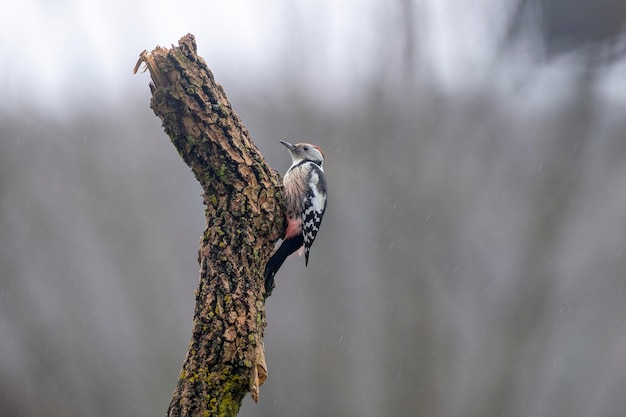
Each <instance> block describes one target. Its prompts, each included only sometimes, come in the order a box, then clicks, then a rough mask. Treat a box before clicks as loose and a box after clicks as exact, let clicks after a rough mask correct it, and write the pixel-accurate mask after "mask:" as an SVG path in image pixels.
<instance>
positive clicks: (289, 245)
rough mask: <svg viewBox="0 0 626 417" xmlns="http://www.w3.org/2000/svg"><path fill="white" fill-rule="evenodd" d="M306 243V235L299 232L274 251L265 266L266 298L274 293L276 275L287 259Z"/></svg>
mask: <svg viewBox="0 0 626 417" xmlns="http://www.w3.org/2000/svg"><path fill="white" fill-rule="evenodd" d="M303 243H304V237H303V236H302V234H299V235H297V236H295V237H292V238H289V239H285V240H283V243H282V244H281V245H280V247H279V248H278V250H276V252H274V254H273V255H272V257H271V258H270V260H269V261H267V265H266V266H265V273H264V276H265V298H267V297H269V296H270V295H272V290H274V275H276V272H278V270H279V269H280V267H281V266H282V265H283V262H285V259H287V257H288V256H289V255H291V254H292V253H294V252H295V251H297V250H298V249H300V247H301V246H302V244H303Z"/></svg>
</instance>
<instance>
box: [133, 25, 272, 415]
mask: <svg viewBox="0 0 626 417" xmlns="http://www.w3.org/2000/svg"><path fill="white" fill-rule="evenodd" d="M142 63H144V64H145V66H146V68H147V70H148V71H149V72H150V76H151V78H152V83H151V84H150V90H151V92H152V99H151V102H150V107H151V108H152V109H153V110H154V112H155V114H156V115H157V116H158V117H159V118H160V119H161V120H162V122H163V127H164V129H165V132H166V133H167V134H168V135H169V137H170V139H171V141H172V143H173V144H174V146H175V148H176V149H177V151H178V153H179V154H180V156H181V157H182V158H183V160H184V161H185V163H186V164H187V165H188V166H189V167H190V168H191V170H192V172H193V173H194V175H195V177H196V179H197V180H198V181H199V182H200V184H201V186H202V188H203V191H204V204H205V205H206V210H205V214H206V229H205V231H204V233H203V235H202V239H201V241H200V250H199V253H198V258H199V263H200V282H199V286H198V289H197V290H196V294H195V296H196V300H195V303H196V304H195V310H194V318H193V331H192V337H191V342H190V343H189V349H188V351H187V355H186V358H185V361H184V364H183V368H182V371H181V372H180V376H179V380H178V384H177V386H176V389H175V391H174V395H173V398H172V401H171V403H170V406H169V409H168V416H235V415H236V414H237V412H238V410H239V407H240V405H241V401H242V400H243V398H244V396H245V395H246V394H247V393H248V392H251V394H252V396H253V398H254V399H255V401H256V400H258V390H259V386H260V385H261V384H262V383H263V381H264V380H265V377H266V375H267V368H266V365H265V352H264V346H263V332H264V328H265V305H264V288H263V280H262V272H263V269H264V266H265V263H266V261H267V259H268V258H269V255H270V253H271V251H272V248H273V246H274V243H275V242H276V241H277V240H278V239H279V238H280V237H281V235H282V233H283V231H284V229H283V227H284V225H283V215H282V209H281V204H282V201H281V199H280V193H277V190H278V189H279V187H280V184H281V178H280V175H279V174H278V173H277V172H276V171H274V170H272V169H271V168H270V167H269V165H268V164H267V163H266V162H265V159H264V158H263V156H262V155H261V153H260V152H259V151H258V149H257V148H256V146H255V145H254V143H253V142H252V140H251V139H250V135H249V133H248V131H247V130H246V128H245V127H244V125H243V123H242V121H241V119H240V118H239V116H238V115H237V113H235V112H234V111H233V109H232V107H231V105H230V102H229V101H228V98H227V97H226V94H225V93H224V90H223V88H222V87H221V86H220V85H219V84H218V83H217V82H216V81H215V79H214V77H213V74H212V73H211V71H210V70H209V68H208V67H207V65H206V63H205V61H204V60H203V59H202V58H201V57H199V56H198V55H197V49H196V43H195V39H194V37H193V35H186V36H184V37H183V38H181V39H180V41H179V43H178V46H172V47H171V48H170V49H166V48H162V47H156V48H155V49H154V50H153V51H152V52H150V53H147V52H146V51H144V52H142V53H141V55H140V58H139V61H138V63H137V65H136V67H135V72H136V71H137V70H138V69H139V67H140V65H141V64H142ZM184 278H186V277H183V279H184Z"/></svg>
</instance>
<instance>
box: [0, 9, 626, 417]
mask: <svg viewBox="0 0 626 417" xmlns="http://www.w3.org/2000/svg"><path fill="white" fill-rule="evenodd" d="M2 9H3V10H2V13H0V91H1V92H2V93H1V94H0V96H1V97H2V99H1V100H0V244H1V250H0V415H1V416H16V417H21V416H43V415H45V416H113V415H116V416H154V415H165V413H166V410H167V407H168V405H169V401H170V398H171V394H172V392H173V389H174V387H175V384H176V382H177V378H178V373H179V371H180V368H181V365H182V363H183V359H184V355H185V352H186V349H187V344H188V342H189V338H190V336H191V323H192V314H193V303H194V297H193V291H194V289H195V287H196V285H197V280H198V264H197V250H198V241H199V238H200V236H201V234H202V231H203V227H204V218H203V216H204V215H203V206H202V198H201V196H200V194H201V192H202V190H201V188H200V186H199V184H198V183H197V182H196V180H195V179H194V177H193V175H192V173H191V171H190V170H189V169H188V168H187V166H186V165H185V164H184V162H183V161H182V160H181V158H180V157H179V156H178V154H177V152H176V150H175V149H174V147H173V146H172V145H171V143H170V142H169V138H168V137H167V136H166V135H165V134H164V133H163V131H162V129H161V126H160V121H159V119H158V118H157V117H156V116H155V115H154V114H153V113H152V111H151V110H150V108H149V99H150V93H149V89H148V82H149V76H148V75H147V74H141V75H132V68H133V66H134V65H135V62H136V60H137V58H138V56H139V53H140V52H141V51H142V50H144V49H148V50H151V49H152V48H154V47H155V46H156V45H157V44H159V45H163V46H169V45H171V44H175V43H177V41H178V39H179V38H180V37H181V36H183V35H185V34H186V33H189V32H190V33H193V34H194V35H195V36H196V40H197V44H198V49H199V53H200V55H201V56H203V57H204V58H205V60H206V61H207V63H208V65H209V67H210V68H211V69H212V70H213V72H214V74H215V77H216V79H217V80H218V81H219V82H220V83H222V85H223V86H224V88H225V91H226V92H227V94H228V96H229V98H230V100H231V102H232V104H233V107H234V108H235V110H236V111H237V112H238V113H239V115H240V116H241V117H242V119H243V121H244V123H245V124H246V126H247V128H248V129H249V131H250V132H251V135H252V137H253V139H254V141H255V143H256V144H257V146H258V147H259V148H260V150H261V151H262V152H263V154H264V155H265V156H266V158H267V160H268V162H269V163H270V164H271V165H272V166H273V167H274V168H276V169H278V170H279V171H280V172H284V171H285V170H286V169H287V168H288V166H289V164H290V159H289V156H288V153H287V152H286V151H285V149H284V148H283V147H282V146H281V145H280V143H279V142H278V140H279V139H286V140H293V141H301V140H306V141H310V142H313V143H316V144H318V145H320V146H321V147H322V148H323V149H324V151H325V154H326V159H327V162H326V173H327V176H328V179H329V183H330V197H329V198H330V200H329V207H328V210H327V214H326V217H325V220H324V224H323V225H322V228H321V231H320V234H319V235H318V238H317V241H316V243H315V245H314V247H313V250H312V253H311V262H310V265H309V267H308V268H306V269H305V268H304V266H303V263H304V262H303V259H301V258H300V259H299V258H294V259H290V260H288V261H287V263H286V264H285V266H284V267H283V269H282V270H281V271H280V272H279V274H278V275H277V287H276V290H275V291H274V295H273V296H272V298H270V299H269V301H268V304H267V321H268V326H267V328H266V336H265V347H266V351H267V361H268V366H269V379H268V380H267V382H266V383H265V385H264V386H263V387H262V389H261V398H260V402H259V404H254V403H253V402H252V400H251V399H250V397H249V396H248V397H247V398H246V399H245V400H244V403H243V406H242V410H241V412H240V415H241V416H305V417H306V416H320V415H332V416H372V417H375V416H441V417H446V416H450V417H457V416H524V417H528V416H531V417H532V416H537V417H543V416H546V415H554V416H593V417H597V416H623V415H624V414H626V397H625V396H624V386H626V300H625V296H626V159H625V158H626V117H625V116H626V114H625V112H626V90H625V88H624V87H625V81H626V59H625V58H624V51H626V37H625V35H624V33H625V32H624V29H625V24H626V3H624V2H623V1H621V0H587V1H584V0H568V1H566V0H505V1H501V0H476V1H473V2H463V1H454V0H393V1H382V0H367V1H361V2H349V1H345V0H344V1H330V0H323V1H315V2H313V1H286V0H273V1H267V2H258V1H253V0H247V1H228V2H223V1H222V2H216V1H203V2H200V1H198V2H193V1H178V2H165V1H156V2H154V1H146V0H140V1H136V2H132V3H130V4H129V3H128V2H123V1H121V0H115V1H109V2H96V1H94V0H87V1H78V0H7V1H4V2H3V6H2Z"/></svg>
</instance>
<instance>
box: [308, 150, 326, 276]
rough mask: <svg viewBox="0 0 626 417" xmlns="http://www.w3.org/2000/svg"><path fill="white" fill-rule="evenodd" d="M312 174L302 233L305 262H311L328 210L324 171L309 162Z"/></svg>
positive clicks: (309, 179) (309, 177) (310, 175)
mask: <svg viewBox="0 0 626 417" xmlns="http://www.w3.org/2000/svg"><path fill="white" fill-rule="evenodd" d="M309 166H310V169H311V171H310V174H309V176H308V181H309V187H308V194H307V198H306V200H305V201H304V207H303V208H304V216H303V219H302V234H303V236H304V264H305V265H308V263H309V251H310V250H311V245H312V244H313V241H314V240H315V237H316V236H317V232H318V231H319V228H320V224H321V223H322V218H323V217H324V211H325V210H326V192H327V189H326V177H325V176H324V171H323V170H322V169H321V168H320V167H319V166H318V165H316V164H314V163H313V162H309Z"/></svg>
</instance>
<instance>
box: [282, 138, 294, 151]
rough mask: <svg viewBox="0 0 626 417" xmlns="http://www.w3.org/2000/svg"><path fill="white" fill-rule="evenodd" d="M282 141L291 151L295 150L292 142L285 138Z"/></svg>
mask: <svg viewBox="0 0 626 417" xmlns="http://www.w3.org/2000/svg"><path fill="white" fill-rule="evenodd" d="M280 143H282V144H283V145H285V147H286V148H287V149H289V150H290V151H293V145H292V144H291V143H289V142H286V141H284V140H281V141H280Z"/></svg>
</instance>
